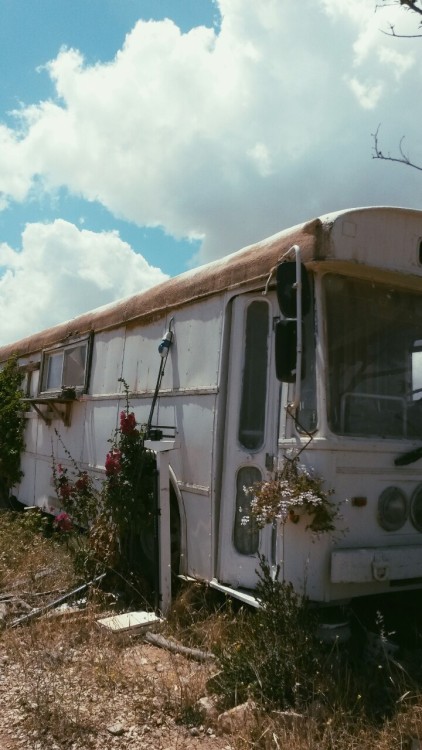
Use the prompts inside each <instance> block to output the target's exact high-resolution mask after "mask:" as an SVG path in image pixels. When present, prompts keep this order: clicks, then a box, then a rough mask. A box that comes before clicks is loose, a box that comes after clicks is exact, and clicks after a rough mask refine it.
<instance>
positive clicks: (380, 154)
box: [371, 125, 422, 172]
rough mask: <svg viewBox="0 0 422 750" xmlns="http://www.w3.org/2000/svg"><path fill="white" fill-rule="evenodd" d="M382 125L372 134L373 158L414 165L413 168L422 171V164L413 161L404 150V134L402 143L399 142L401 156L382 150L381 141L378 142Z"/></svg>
mask: <svg viewBox="0 0 422 750" xmlns="http://www.w3.org/2000/svg"><path fill="white" fill-rule="evenodd" d="M380 127H381V125H378V127H377V129H376V131H375V133H371V135H372V137H373V139H374V153H373V155H372V158H373V159H382V160H383V161H395V162H397V163H398V164H405V165H406V166H407V167H412V168H413V169H417V170H419V171H420V172H422V166H420V165H419V164H415V163H414V162H413V161H411V160H410V159H409V157H408V155H407V154H406V153H405V152H404V151H403V141H404V138H405V136H404V135H403V136H402V137H401V138H400V143H399V151H400V156H390V154H388V155H387V156H386V155H385V154H384V153H383V152H382V151H381V149H380V147H379V143H378V133H379V130H380Z"/></svg>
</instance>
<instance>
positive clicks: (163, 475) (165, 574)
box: [145, 440, 176, 615]
mask: <svg viewBox="0 0 422 750" xmlns="http://www.w3.org/2000/svg"><path fill="white" fill-rule="evenodd" d="M175 443H176V441H175V440H146V441H145V448H148V449H149V450H152V451H154V452H155V454H156V459H157V471H158V545H159V554H158V559H159V572H158V580H159V608H160V612H161V613H162V614H163V615H166V614H167V612H168V611H169V609H170V606H171V534H170V478H169V451H171V450H173V449H174V448H175V447H176V445H175Z"/></svg>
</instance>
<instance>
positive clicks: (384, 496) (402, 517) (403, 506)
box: [378, 487, 422, 531]
mask: <svg viewBox="0 0 422 750" xmlns="http://www.w3.org/2000/svg"><path fill="white" fill-rule="evenodd" d="M421 510H422V488H421ZM407 514H408V508H407V498H406V495H405V494H404V492H402V491H401V490H399V488H398V487H387V489H385V490H384V491H383V492H382V493H381V495H380V497H379V500H378V521H379V523H380V526H382V528H383V529H385V530H386V531H397V530H398V529H401V527H402V526H404V524H405V522H406V519H407ZM419 518H420V520H421V524H422V513H421V514H420V516H419Z"/></svg>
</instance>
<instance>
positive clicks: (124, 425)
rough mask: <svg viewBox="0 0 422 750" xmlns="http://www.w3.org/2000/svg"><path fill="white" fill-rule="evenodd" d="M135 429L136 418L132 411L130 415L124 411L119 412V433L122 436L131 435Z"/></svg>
mask: <svg viewBox="0 0 422 750" xmlns="http://www.w3.org/2000/svg"><path fill="white" fill-rule="evenodd" d="M135 429H136V418H135V414H134V413H133V411H132V412H131V413H130V414H126V412H125V411H122V412H120V432H121V433H122V434H123V435H131V434H132V433H133V432H134V431H135Z"/></svg>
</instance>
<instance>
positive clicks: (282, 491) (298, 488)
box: [244, 459, 338, 534]
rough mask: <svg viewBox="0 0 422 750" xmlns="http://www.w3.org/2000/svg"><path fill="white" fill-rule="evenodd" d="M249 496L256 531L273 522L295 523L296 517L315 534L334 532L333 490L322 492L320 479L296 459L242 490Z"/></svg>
mask: <svg viewBox="0 0 422 750" xmlns="http://www.w3.org/2000/svg"><path fill="white" fill-rule="evenodd" d="M244 492H245V494H246V495H250V496H251V503H250V507H251V514H252V516H253V517H254V520H255V521H256V523H257V525H258V526H259V528H263V526H265V524H267V523H272V522H273V521H275V520H278V521H280V522H281V523H282V524H284V523H286V522H287V521H291V522H292V523H299V520H300V514H301V513H304V514H306V515H307V516H309V518H310V521H309V523H308V524H307V526H306V528H307V529H310V530H311V531H313V532H314V533H316V534H320V533H323V532H329V531H334V530H335V528H336V527H335V521H336V519H337V517H338V505H336V504H334V503H332V502H331V501H330V500H329V497H330V495H332V494H333V492H334V490H332V489H330V490H325V489H324V488H323V479H322V478H321V477H319V476H317V475H316V474H314V473H313V472H311V471H309V470H308V469H307V468H306V467H305V466H302V465H299V464H298V461H297V459H293V460H289V459H287V460H286V462H285V464H284V466H283V467H282V468H281V469H279V470H278V471H276V472H275V474H274V476H273V478H272V479H270V480H268V481H264V482H256V483H255V484H253V485H252V486H251V487H245V488H244Z"/></svg>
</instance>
